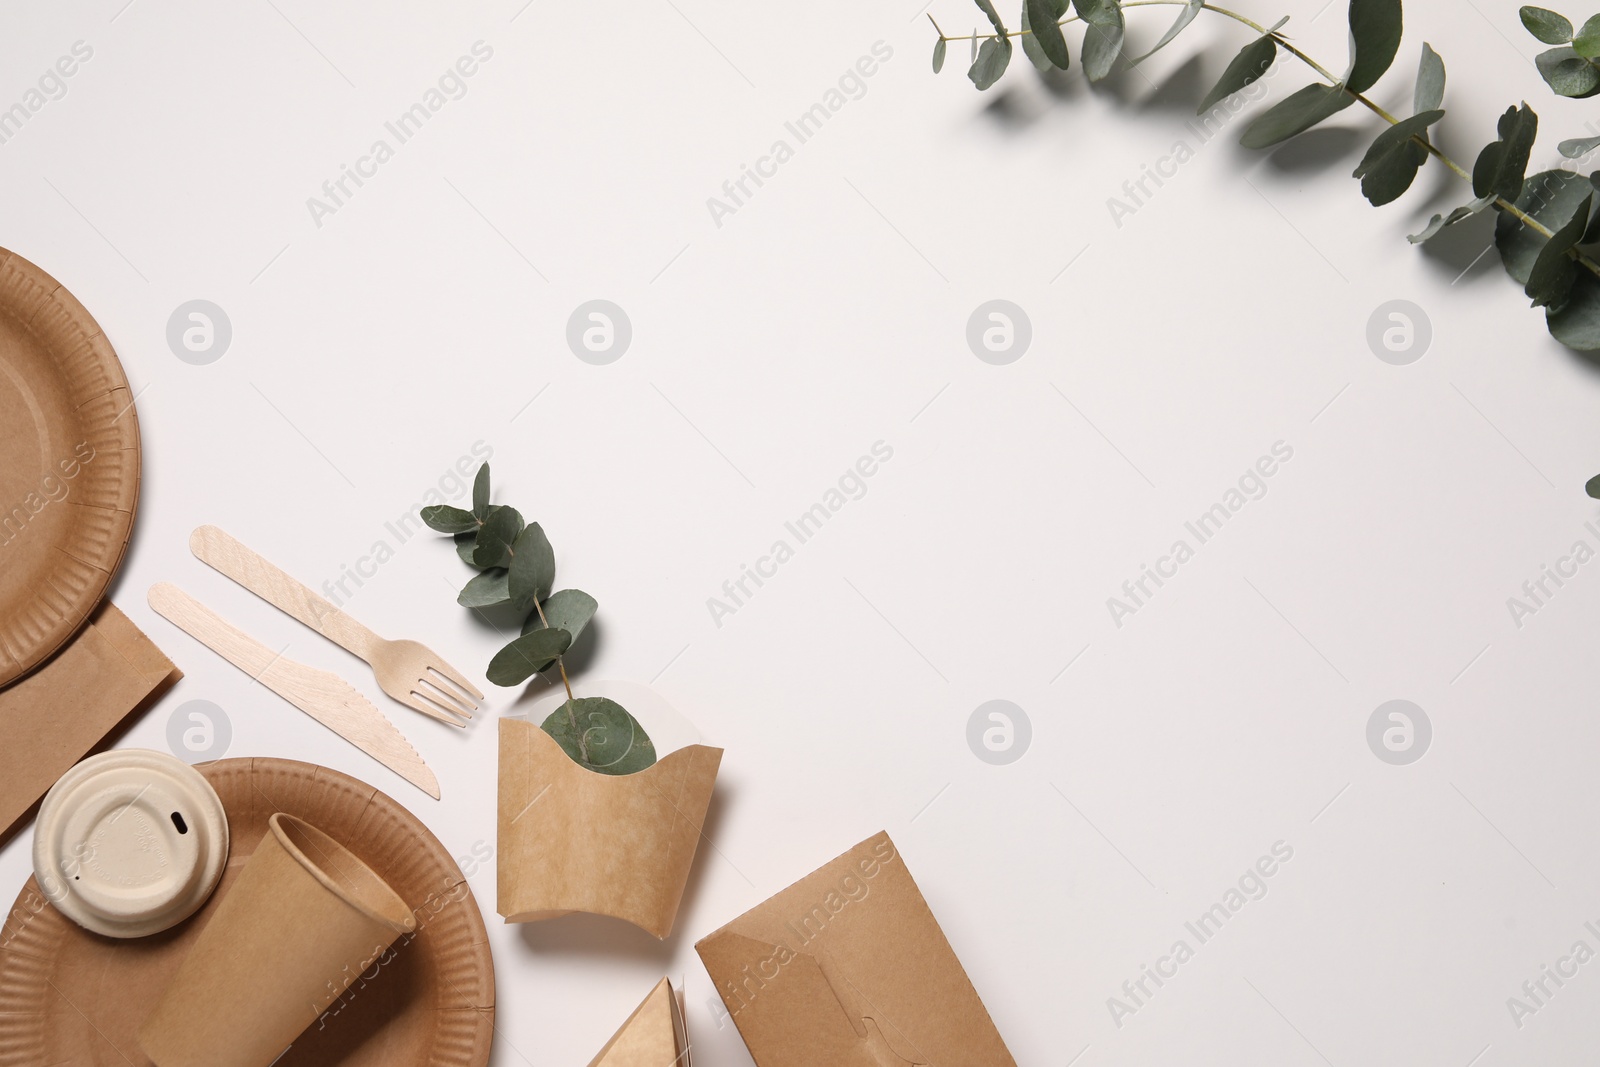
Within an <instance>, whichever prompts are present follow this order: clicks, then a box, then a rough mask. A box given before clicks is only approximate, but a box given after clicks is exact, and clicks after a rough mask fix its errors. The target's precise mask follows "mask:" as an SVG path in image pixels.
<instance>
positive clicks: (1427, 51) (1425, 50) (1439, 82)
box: [1411, 41, 1444, 114]
mask: <svg viewBox="0 0 1600 1067" xmlns="http://www.w3.org/2000/svg"><path fill="white" fill-rule="evenodd" d="M1442 103H1444V60H1443V59H1440V58H1439V53H1438V52H1435V51H1434V50H1433V46H1432V45H1430V44H1428V43H1427V42H1426V41H1424V42H1423V44H1422V63H1421V64H1420V65H1419V66H1418V67H1417V89H1416V93H1415V94H1414V96H1413V99H1412V104H1411V111H1412V113H1413V114H1421V113H1422V112H1424V111H1432V110H1433V109H1434V108H1436V107H1438V106H1439V105H1440V104H1442Z"/></svg>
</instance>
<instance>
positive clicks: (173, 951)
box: [0, 758, 516, 1067]
mask: <svg viewBox="0 0 1600 1067" xmlns="http://www.w3.org/2000/svg"><path fill="white" fill-rule="evenodd" d="M195 769H196V770H197V771H199V772H200V774H201V775H202V776H204V777H205V779H206V780H207V781H208V782H210V783H211V784H212V786H213V788H215V789H216V791H217V795H218V796H220V797H221V798H222V804H223V807H224V808H226V809H227V812H228V827H229V838H230V845H231V852H230V861H229V866H228V868H227V870H226V871H225V873H224V874H223V878H222V884H221V885H219V886H218V887H217V891H216V892H215V893H213V894H212V896H211V899H210V900H208V901H207V902H206V904H205V906H204V907H203V908H202V909H201V910H200V911H199V912H198V913H196V914H195V915H194V916H193V917H192V918H190V919H189V921H187V922H184V923H180V924H178V925H177V926H175V927H173V928H172V929H171V930H168V931H167V932H165V933H162V934H157V935H156V936H154V937H145V938H137V939H134V940H127V941H123V940H113V939H111V938H106V937H101V936H99V935H98V934H92V933H90V932H89V931H87V930H85V929H83V928H82V927H81V926H78V925H77V924H76V923H74V922H72V920H70V919H68V918H67V917H66V916H64V915H62V914H61V913H60V912H58V911H56V909H55V908H53V907H51V906H50V904H49V902H48V901H46V900H45V898H44V893H43V892H42V890H41V888H40V886H39V884H38V882H37V881H35V880H34V879H33V878H28V879H27V880H26V882H25V883H24V884H23V885H22V886H20V887H19V888H20V892H18V893H16V894H13V896H14V898H15V899H14V901H13V900H11V899H7V900H6V901H5V905H6V906H5V907H4V909H3V912H4V914H3V915H0V1067H39V1065H40V1064H63V1065H64V1064H104V1065H107V1067H109V1065H111V1064H116V1065H119V1067H128V1065H129V1064H131V1065H133V1067H149V1059H148V1058H147V1057H146V1056H144V1055H143V1054H142V1053H141V1052H140V1051H139V1046H138V1041H137V1040H136V1034H137V1032H138V1029H139V1027H140V1026H142V1025H143V1024H144V1021H145V1019H146V1018H148V1017H149V1015H150V1012H151V1010H152V1009H153V1008H154V1007H155V1004H156V1001H157V1000H158V999H159V998H160V996H161V994H162V993H163V992H164V991H165V989H166V987H167V985H168V983H169V982H170V981H171V980H172V977H173V976H174V975H175V974H176V973H177V971H178V967H179V966H180V965H181V964H182V962H183V960H184V958H185V957H186V956H187V955H188V954H189V950H190V949H191V948H192V947H193V946H194V944H195V942H196V941H197V939H198V937H199V935H200V932H201V931H202V930H203V929H204V928H205V926H206V925H207V923H209V922H210V920H211V918H212V917H213V916H214V915H215V914H216V912H217V910H218V908H220V907H221V905H222V903H223V902H224V901H226V900H227V898H228V896H229V895H230V894H231V893H232V891H233V887H234V886H235V885H237V884H238V881H239V876H240V874H241V872H242V871H243V869H244V867H245V865H246V861H247V860H248V859H249V858H250V857H251V856H252V855H253V854H254V852H255V850H256V848H257V847H258V846H259V845H260V844H261V842H262V841H263V840H264V839H265V838H266V837H267V836H268V829H267V819H268V818H269V817H270V816H271V815H273V814H275V813H277V812H280V811H282V812H285V813H288V814H291V815H295V816H298V817H299V818H302V819H304V820H306V821H307V822H310V823H311V824H313V825H314V826H316V827H318V828H319V829H321V830H323V831H324V832H325V833H327V834H329V835H331V836H332V837H334V838H335V839H336V840H338V841H341V842H343V843H344V844H345V845H346V846H348V847H349V848H350V849H352V850H353V851H354V852H356V853H357V854H358V855H359V856H360V857H361V858H362V859H363V860H364V861H365V862H366V863H367V865H368V866H369V867H371V868H372V869H373V870H374V871H376V872H377V873H378V874H380V875H382V877H383V880H384V881H385V882H387V883H388V884H389V885H390V886H391V887H392V888H393V889H394V891H395V892H396V893H398V894H400V896H401V897H402V898H404V899H405V901H406V903H407V905H408V906H409V907H410V908H411V910H412V912H413V913H414V914H415V915H416V917H417V929H416V932H415V933H413V934H407V935H402V936H401V938H400V939H399V940H397V941H396V942H395V944H394V945H392V946H391V947H390V949H389V953H388V954H387V955H386V957H385V959H384V962H383V963H382V965H381V966H376V965H375V966H374V967H373V968H371V969H369V970H368V971H367V973H366V974H364V975H363V976H362V977H361V978H360V979H359V980H358V981H357V982H356V984H355V985H352V986H351V987H350V988H349V989H347V990H346V991H345V995H344V996H343V997H342V998H341V999H340V1000H339V1002H338V1003H337V1004H335V1005H334V1007H333V1008H331V1009H329V1010H328V1011H327V1012H325V1013H324V1015H323V1016H322V1018H321V1019H319V1021H318V1022H317V1023H315V1024H313V1025H312V1026H311V1027H310V1028H309V1029H307V1030H306V1031H304V1032H303V1033H302V1034H301V1035H300V1037H299V1038H298V1039H297V1040H296V1041H295V1043H294V1047H293V1048H291V1049H290V1050H289V1051H288V1052H286V1053H285V1054H284V1055H283V1057H282V1059H280V1060H279V1061H278V1063H277V1064H276V1067H328V1065H330V1064H338V1065H339V1067H397V1065H400V1064H403V1065H405V1067H487V1064H488V1062H489V1058H490V1055H491V1051H492V1046H493V1043H494V1039H495V1032H494V1025H495V989H494V962H493V959H492V955H491V950H490V944H489V939H488V935H487V931H486V930H485V929H484V923H483V914H482V912H480V911H479V909H478V903H477V901H476V900H475V899H474V896H473V893H472V887H471V885H470V884H469V883H468V881H467V879H468V878H469V877H471V878H473V879H474V880H476V879H477V878H478V877H479V876H480V872H481V871H483V870H484V869H485V866H486V865H487V864H489V863H491V862H492V861H493V858H494V852H493V848H492V845H491V843H490V842H488V841H479V842H477V843H475V844H473V845H471V846H467V847H463V848H461V849H458V850H456V851H455V852H454V853H452V851H451V850H449V849H446V848H445V846H444V845H443V844H441V843H440V842H439V839H438V838H436V837H435V836H434V835H433V834H432V833H430V832H429V830H428V828H427V827H425V826H424V825H423V824H422V823H421V822H420V821H419V820H418V819H417V817H416V816H415V815H413V814H412V813H411V812H409V811H407V810H406V809H405V808H403V807H401V805H400V804H398V803H397V802H396V801H395V800H393V799H392V798H391V797H389V796H388V795H387V794H385V793H383V792H381V791H379V790H377V789H374V788H373V787H372V786H371V785H369V784H367V783H365V782H361V781H358V780H357V779H355V778H352V777H350V776H349V775H346V774H341V773H339V772H338V771H335V770H331V769H329V768H327V767H318V766H314V765H312V764H309V763H297V762H295V761H293V760H283V759H268V758H254V759H224V760H218V761H216V762H213V763H205V764H201V765H199V766H198V767H196V768H195ZM453 857H459V858H453ZM512 1059H513V1060H515V1059H516V1057H515V1056H512Z"/></svg>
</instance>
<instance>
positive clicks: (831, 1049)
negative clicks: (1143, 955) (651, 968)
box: [694, 833, 1016, 1067]
mask: <svg viewBox="0 0 1600 1067" xmlns="http://www.w3.org/2000/svg"><path fill="white" fill-rule="evenodd" d="M694 947H695V951H696V952H698V953H699V954H700V959H701V961H702V962H703V963H704V964H705V965H706V972H707V973H708V974H710V975H711V981H712V984H713V985H715V986H716V987H717V992H718V994H720V995H721V997H722V1003H723V1004H724V1005H725V1006H726V1007H727V1009H728V1014H729V1015H730V1016H731V1017H732V1018H733V1022H734V1025H736V1026H737V1027H738V1028H739V1034H740V1036H741V1037H743V1038H744V1043H745V1045H746V1046H747V1047H748V1048H749V1050H750V1057H751V1059H753V1060H755V1062H756V1064H757V1067H813V1065H814V1064H819V1063H826V1064H828V1065H829V1067H883V1065H884V1064H890V1063H894V1064H900V1063H905V1064H912V1063H948V1064H958V1063H959V1064H983V1065H984V1067H1016V1060H1014V1059H1012V1057H1011V1053H1010V1052H1009V1051H1008V1050H1007V1049H1006V1044H1005V1041H1004V1040H1002V1039H1001V1037H1000V1032H999V1031H998V1030H997V1029H995V1025H994V1020H993V1019H991V1018H990V1017H989V1010H988V1009H987V1008H985V1007H984V1006H983V1001H982V1000H980V999H978V993H977V990H975V989H974V988H973V987H972V981H971V979H969V978H968V977H967V972H966V970H965V969H963V968H962V966H961V961H960V960H959V959H957V958H956V954H955V951H954V950H953V949H952V948H951V947H950V942H949V941H948V940H946V939H945V936H944V931H943V930H942V929H940V927H939V921H938V920H937V919H935V918H934V917H933V912H932V911H930V910H929V909H928V902H927V901H926V900H924V899H923V898H922V892H921V891H920V890H919V889H918V888H917V883H916V881H915V880H913V879H912V877H911V872H910V871H909V870H907V869H906V863H905V858H904V857H903V856H901V855H900V852H899V850H898V849H896V848H895V845H894V842H893V841H891V840H890V839H889V835H888V834H886V833H880V834H878V835H877V836H875V837H871V838H868V839H867V840H865V841H863V842H861V843H860V844H859V845H857V846H856V847H855V848H852V849H851V850H850V851H849V852H846V853H845V854H844V855H842V856H839V857H837V858H835V859H834V860H833V861H832V862H830V863H828V864H827V865H825V866H823V867H822V868H821V869H820V870H817V871H814V872H813V873H811V874H809V875H807V876H806V877H805V878H802V879H801V880H800V881H798V882H796V883H795V884H794V885H792V886H790V887H789V888H788V889H785V890H784V891H783V892H781V893H779V894H778V895H777V896H774V897H772V898H771V899H769V900H767V901H765V902H764V903H761V904H757V905H756V906H755V907H754V908H751V909H750V910H749V911H747V912H745V913H744V914H743V915H741V916H739V917H738V918H737V919H735V920H733V922H731V923H729V924H728V925H727V926H724V927H723V928H722V929H720V930H718V931H716V932H715V933H713V934H710V935H708V936H707V937H704V938H702V939H701V940H700V941H699V942H697V943H696V944H695V946H694Z"/></svg>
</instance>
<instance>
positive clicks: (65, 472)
mask: <svg viewBox="0 0 1600 1067" xmlns="http://www.w3.org/2000/svg"><path fill="white" fill-rule="evenodd" d="M138 499H139V421H138V417H137V416H136V415H135V414H134V409H133V393H132V391H131V390H130V389H129V388H128V379H127V376H126V375H124V374H123V371H122V365H121V364H120V363H118V362H117V354H116V352H115V351H113V350H112V348H111V343H110V342H109V341H107V340H106V336H105V333H104V332H103V331H102V330H101V329H100V326H99V324H98V323H96V322H95V321H94V317H93V316H91V315H90V314H89V312H88V311H87V310H86V309H85V308H84V306H83V305H82V304H80V303H78V301H77V300H76V299H74V298H73V296H72V294H71V293H69V292H68V291H67V290H66V288H65V287H63V286H62V284H61V283H60V282H58V281H56V280H55V279H54V278H52V277H50V275H48V274H46V273H45V272H44V271H42V270H40V269H39V268H38V267H36V266H34V265H33V264H32V263H30V262H28V261H27V260H26V259H24V258H22V257H21V256H19V255H17V254H16V253H14V252H9V251H6V250H5V249H0V686H6V685H9V684H10V683H11V682H14V681H16V680H17V679H18V678H20V677H22V676H23V675H25V674H27V673H28V672H29V671H32V670H33V669H34V668H35V667H37V666H39V665H40V664H41V663H43V662H44V661H45V660H46V659H48V658H49V657H50V656H51V655H52V654H53V653H54V652H55V651H56V650H57V649H59V648H61V647H62V646H63V645H64V644H66V643H67V641H68V640H69V639H70V638H71V637H72V635H73V634H75V633H76V632H77V631H78V629H79V628H80V627H81V626H82V625H83V624H84V622H85V620H87V619H88V617H89V615H90V613H91V612H93V611H94V609H95V607H96V605H98V604H99V603H100V601H101V598H103V597H104V596H105V591H106V587H107V586H108V585H110V583H111V578H112V576H113V575H114V574H116V572H117V569H118V567H119V566H120V565H121V563H122V556H123V553H124V551H125V550H126V548H127V545H128V535H129V533H130V532H131V531H132V529H133V512H134V507H135V505H136V504H137V502H138ZM46 728H48V725H47V724H46Z"/></svg>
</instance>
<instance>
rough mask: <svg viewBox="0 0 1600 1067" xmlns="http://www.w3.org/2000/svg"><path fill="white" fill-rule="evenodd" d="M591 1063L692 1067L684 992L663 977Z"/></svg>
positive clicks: (607, 1066)
mask: <svg viewBox="0 0 1600 1067" xmlns="http://www.w3.org/2000/svg"><path fill="white" fill-rule="evenodd" d="M589 1067H692V1065H691V1064H690V1062H689V1035H688V1032H687V1030H686V1029H685V1028H684V1023H683V994H682V993H677V992H674V991H673V988H672V983H671V982H670V981H668V980H667V979H665V978H663V979H661V981H659V982H657V983H656V987H655V988H654V989H652V990H651V991H650V995H649V996H648V997H645V998H644V1003H642V1004H640V1005H639V1006H638V1007H637V1008H635V1009H634V1010H633V1014H632V1015H630V1016H628V1021H627V1022H625V1023H623V1024H622V1029H620V1030H618V1031H617V1033H616V1036H615V1037H613V1038H612V1039H611V1040H610V1041H608V1042H606V1047H605V1048H603V1049H601V1050H600V1055H598V1056H596V1057H595V1058H594V1059H593V1060H591V1061H590V1063H589Z"/></svg>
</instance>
